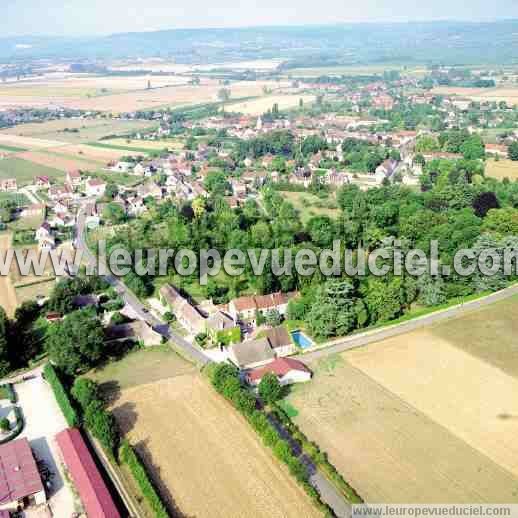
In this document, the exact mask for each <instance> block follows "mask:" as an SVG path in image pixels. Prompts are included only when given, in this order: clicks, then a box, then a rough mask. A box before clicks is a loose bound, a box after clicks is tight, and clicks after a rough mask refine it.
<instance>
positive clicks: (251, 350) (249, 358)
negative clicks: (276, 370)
mask: <svg viewBox="0 0 518 518" xmlns="http://www.w3.org/2000/svg"><path fill="white" fill-rule="evenodd" d="M228 357H229V359H230V361H231V362H232V363H234V364H235V365H236V366H237V367H239V368H240V369H255V368H256V367H262V366H263V365H266V364H268V363H270V362H272V361H273V360H275V352H274V351H273V349H272V346H271V345H270V341H269V340H268V339H267V338H259V339H257V340H249V341H248V342H241V343H239V344H234V345H231V346H230V347H229V348H228Z"/></svg>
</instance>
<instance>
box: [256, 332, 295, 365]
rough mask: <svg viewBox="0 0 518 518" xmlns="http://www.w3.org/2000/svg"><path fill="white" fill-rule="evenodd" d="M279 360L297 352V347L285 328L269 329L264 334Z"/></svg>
mask: <svg viewBox="0 0 518 518" xmlns="http://www.w3.org/2000/svg"><path fill="white" fill-rule="evenodd" d="M264 336H265V338H267V339H268V341H269V342H270V345H271V347H272V349H273V350H274V352H275V355H276V356H277V358H281V357H283V356H289V355H290V354H294V353H296V352H297V347H296V346H295V344H294V343H293V340H292V339H291V336H290V334H289V333H288V330H287V329H286V328H285V327H284V326H278V327H274V328H272V329H267V330H266V331H265V332H264Z"/></svg>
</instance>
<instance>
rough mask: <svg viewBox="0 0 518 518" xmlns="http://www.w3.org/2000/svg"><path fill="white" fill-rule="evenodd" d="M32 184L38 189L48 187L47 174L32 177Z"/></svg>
mask: <svg viewBox="0 0 518 518" xmlns="http://www.w3.org/2000/svg"><path fill="white" fill-rule="evenodd" d="M34 185H35V186H36V188H38V189H48V188H49V187H50V179H49V177H48V176H36V177H35V178H34Z"/></svg>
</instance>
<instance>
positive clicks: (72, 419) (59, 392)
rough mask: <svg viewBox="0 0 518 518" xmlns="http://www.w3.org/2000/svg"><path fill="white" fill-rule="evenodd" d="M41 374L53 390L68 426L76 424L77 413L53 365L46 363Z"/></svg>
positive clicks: (77, 423)
mask: <svg viewBox="0 0 518 518" xmlns="http://www.w3.org/2000/svg"><path fill="white" fill-rule="evenodd" d="M43 374H44V376H45V379H46V380H47V382H48V383H49V385H50V386H51V388H52V390H53V392H54V396H55V398H56V401H57V403H58V405H59V408H61V411H62V412H63V415H64V416H65V419H66V421H67V423H68V426H70V427H75V426H78V425H79V419H78V417H77V413H76V411H75V410H74V407H73V406H72V403H71V402H70V399H69V397H68V394H67V391H66V390H65V387H64V386H63V384H62V383H61V380H60V379H59V377H58V373H57V372H56V369H54V367H53V366H52V365H51V364H50V363H47V365H45V367H44V369H43Z"/></svg>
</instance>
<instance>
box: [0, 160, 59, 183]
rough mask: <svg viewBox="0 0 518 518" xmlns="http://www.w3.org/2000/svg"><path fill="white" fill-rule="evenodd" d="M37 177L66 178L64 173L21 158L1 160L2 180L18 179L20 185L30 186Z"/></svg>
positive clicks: (0, 176)
mask: <svg viewBox="0 0 518 518" xmlns="http://www.w3.org/2000/svg"><path fill="white" fill-rule="evenodd" d="M35 176H48V177H49V178H57V179H62V178H64V176H65V175H64V173H63V172H62V171H58V170H57V169H53V168H51V167H46V166H42V165H38V164H35V163H33V162H29V161H28V160H23V159H21V158H5V159H4V160H0V179H6V178H16V180H17V182H18V184H22V185H23V184H30V183H32V181H33V179H34V177H35Z"/></svg>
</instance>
